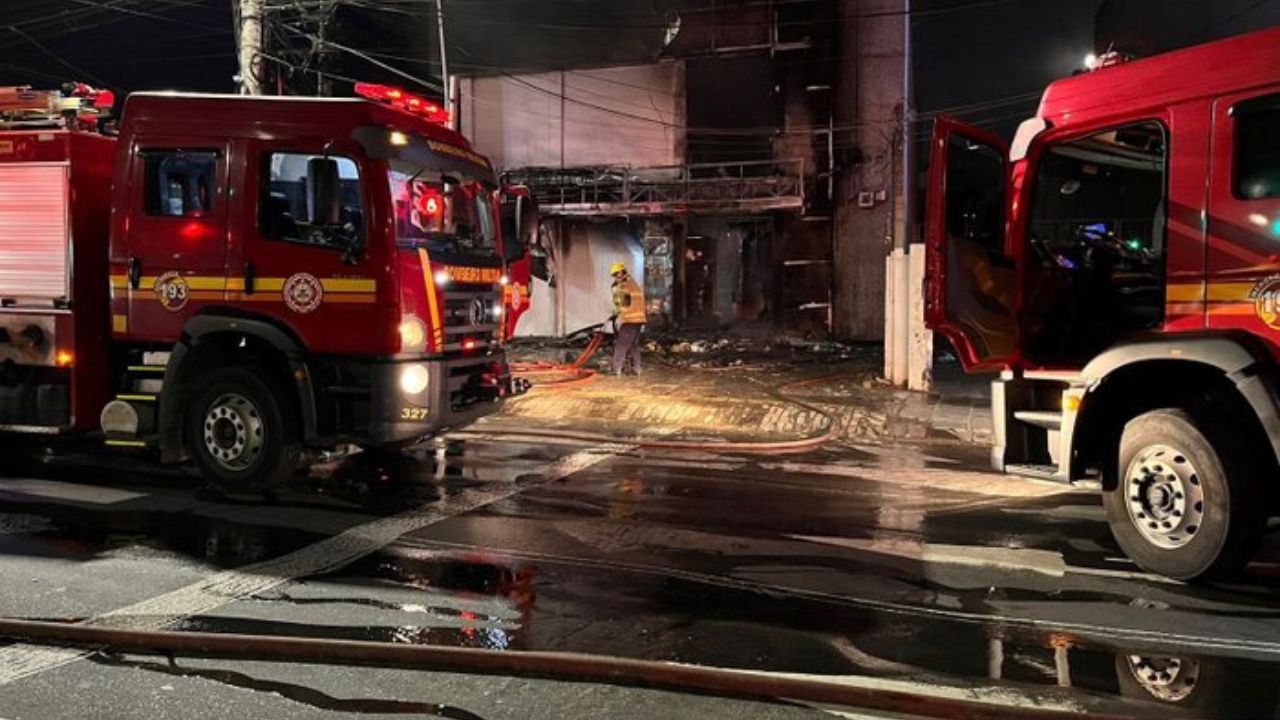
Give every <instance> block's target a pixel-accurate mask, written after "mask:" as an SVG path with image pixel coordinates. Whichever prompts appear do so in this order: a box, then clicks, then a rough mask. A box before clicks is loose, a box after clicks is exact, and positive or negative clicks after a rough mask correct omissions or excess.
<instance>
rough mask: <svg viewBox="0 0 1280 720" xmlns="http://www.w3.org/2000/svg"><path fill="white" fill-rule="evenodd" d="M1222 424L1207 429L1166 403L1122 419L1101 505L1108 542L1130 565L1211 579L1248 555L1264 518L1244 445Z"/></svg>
mask: <svg viewBox="0 0 1280 720" xmlns="http://www.w3.org/2000/svg"><path fill="white" fill-rule="evenodd" d="M1229 425H1230V424H1229V423H1223V424H1219V425H1218V426H1217V427H1218V428H1221V429H1223V430H1224V431H1223V432H1213V433H1210V431H1209V428H1208V426H1207V425H1203V424H1200V423H1197V421H1196V420H1195V419H1193V418H1192V416H1191V415H1190V414H1189V413H1187V412H1186V411H1184V410H1179V409H1173V408H1166V409H1162V410H1153V411H1151V412H1148V413H1144V414H1142V415H1139V416H1138V417H1135V418H1134V419H1132V420H1130V421H1129V423H1128V424H1127V425H1125V428H1124V433H1123V435H1122V436H1121V438H1120V453H1119V458H1118V462H1117V463H1116V466H1115V468H1114V469H1113V472H1115V473H1116V475H1115V476H1114V477H1113V478H1110V480H1111V481H1110V482H1108V483H1107V487H1109V488H1110V489H1109V490H1107V492H1105V493H1104V494H1103V504H1104V505H1105V506H1106V511H1107V522H1108V523H1109V524H1110V525H1111V532H1112V534H1113V535H1114V536H1115V539H1116V542H1117V543H1119V544H1120V548H1121V549H1122V550H1124V552H1125V554H1126V555H1128V556H1129V557H1130V558H1132V559H1133V561H1134V562H1136V563H1137V564H1138V565H1140V566H1142V567H1143V568H1145V569H1147V570H1149V571H1151V572H1154V573H1159V574H1161V575H1165V576H1168V577H1171V578H1176V579H1178V580H1197V579H1212V578H1221V577H1225V576H1228V575H1231V574H1232V573H1234V572H1236V571H1238V570H1239V569H1240V568H1242V567H1243V566H1244V564H1245V563H1247V562H1248V561H1249V559H1250V558H1251V557H1252V556H1253V553H1254V551H1255V550H1256V549H1257V547H1258V544H1259V543H1260V542H1261V538H1262V530H1263V526H1264V524H1265V521H1266V518H1265V516H1264V514H1263V513H1262V510H1261V503H1260V501H1259V495H1258V489H1257V483H1256V480H1255V479H1254V477H1253V476H1252V474H1251V473H1250V463H1249V462H1248V455H1247V450H1246V449H1245V448H1244V447H1243V446H1242V444H1241V443H1240V442H1239V440H1238V438H1236V437H1235V436H1232V435H1231V434H1230V432H1229V430H1228V429H1227V428H1229ZM1210 437H1212V440H1210Z"/></svg>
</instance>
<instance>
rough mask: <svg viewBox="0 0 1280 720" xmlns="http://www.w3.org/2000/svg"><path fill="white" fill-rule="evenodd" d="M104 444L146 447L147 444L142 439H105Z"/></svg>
mask: <svg viewBox="0 0 1280 720" xmlns="http://www.w3.org/2000/svg"><path fill="white" fill-rule="evenodd" d="M106 444H108V445H112V446H115V447H146V446H147V443H146V441H144V440H107V441H106Z"/></svg>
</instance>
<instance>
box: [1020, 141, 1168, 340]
mask: <svg viewBox="0 0 1280 720" xmlns="http://www.w3.org/2000/svg"><path fill="white" fill-rule="evenodd" d="M1165 138H1166V135H1165V131H1164V128H1163V127H1162V126H1161V125H1160V124H1159V123H1155V122H1144V123H1138V124H1134V125H1129V126H1125V127H1121V128H1116V129H1112V130H1107V131H1104V132H1100V133H1094V134H1091V135H1089V136H1088V137H1084V138H1077V139H1072V140H1066V141H1062V142H1059V143H1056V144H1052V145H1049V146H1048V147H1046V148H1045V149H1044V151H1043V153H1042V154H1041V155H1040V159H1039V166H1038V168H1037V169H1036V171H1035V172H1036V179H1035V186H1034V192H1033V199H1032V204H1031V218H1030V224H1029V233H1028V238H1027V241H1028V245H1029V250H1028V253H1027V255H1028V258H1027V263H1026V266H1027V270H1026V272H1027V280H1026V285H1025V287H1026V288H1027V289H1028V293H1027V298H1026V303H1025V310H1026V316H1027V318H1028V327H1027V328H1026V338H1027V345H1026V351H1027V355H1028V357H1031V358H1033V359H1035V360H1037V361H1040V362H1044V363H1054V364H1067V365H1074V364H1076V363H1078V362H1083V361H1084V360H1086V359H1087V358H1090V357H1093V356H1094V355H1096V354H1097V353H1098V352H1100V351H1102V350H1104V349H1105V348H1106V347H1107V346H1109V345H1111V344H1113V343H1115V342H1117V341H1118V340H1121V339H1123V338H1124V337H1125V336H1127V335H1131V334H1133V333H1137V332H1140V331H1143V330H1149V329H1152V328H1155V327H1157V326H1159V325H1160V324H1161V322H1163V320H1164V255H1165V253H1164V245H1165V211H1166V208H1165V188H1166V182H1165V173H1166V170H1165V165H1166V157H1167V150H1168V148H1167V147H1166V139H1165Z"/></svg>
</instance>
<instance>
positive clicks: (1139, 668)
mask: <svg viewBox="0 0 1280 720" xmlns="http://www.w3.org/2000/svg"><path fill="white" fill-rule="evenodd" d="M1229 678H1230V676H1229V675H1228V673H1227V672H1226V669H1225V668H1223V667H1222V666H1221V665H1219V664H1216V663H1214V662H1213V661H1212V660H1205V661H1203V662H1202V661H1201V660H1200V659H1199V658H1194V657H1163V656H1158V655H1133V654H1128V653H1126V654H1121V655H1117V656H1116V679H1117V681H1118V682H1119V685H1120V695H1121V696H1122V697H1127V698H1131V699H1134V700H1145V701H1147V702H1150V701H1152V700H1154V701H1157V702H1160V703H1164V704H1166V705H1172V706H1175V707H1178V708H1181V709H1183V710H1188V711H1206V710H1209V711H1212V710H1217V709H1219V708H1220V706H1221V703H1222V701H1223V697H1224V694H1225V693H1224V690H1225V689H1226V686H1227V683H1228V680H1229Z"/></svg>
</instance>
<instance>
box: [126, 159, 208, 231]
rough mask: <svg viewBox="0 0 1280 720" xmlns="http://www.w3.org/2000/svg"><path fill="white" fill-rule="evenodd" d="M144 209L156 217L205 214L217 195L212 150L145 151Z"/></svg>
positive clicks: (205, 215)
mask: <svg viewBox="0 0 1280 720" xmlns="http://www.w3.org/2000/svg"><path fill="white" fill-rule="evenodd" d="M142 157H143V161H144V163H145V168H144V188H143V205H144V207H143V210H144V212H145V213H146V214H147V215H151V216H156V217H189V218H199V217H208V216H209V215H211V214H212V213H213V204H214V202H215V198H216V196H217V177H218V172H217V171H218V154H217V152H215V151H213V150H146V151H144V152H143V154H142Z"/></svg>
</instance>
